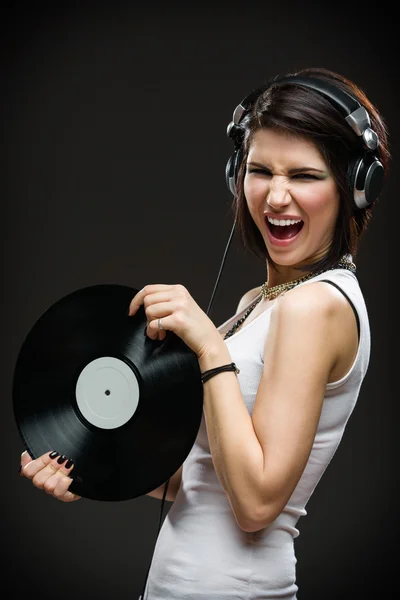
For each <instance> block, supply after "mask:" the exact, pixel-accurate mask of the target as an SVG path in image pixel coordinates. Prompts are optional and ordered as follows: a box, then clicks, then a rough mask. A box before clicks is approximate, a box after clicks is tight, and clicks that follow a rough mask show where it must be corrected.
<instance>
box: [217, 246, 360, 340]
mask: <svg viewBox="0 0 400 600" xmlns="http://www.w3.org/2000/svg"><path fill="white" fill-rule="evenodd" d="M333 269H347V270H348V271H351V272H352V273H355V271H356V265H355V264H354V263H353V262H352V261H351V260H349V259H348V258H347V257H346V256H344V257H343V258H341V259H340V261H339V262H338V263H337V264H336V265H335V266H333V267H330V268H329V269H321V271H317V272H314V271H312V272H310V273H306V275H303V276H302V277H299V278H298V279H295V280H294V281H289V282H288V283H280V284H278V285H274V286H273V287H270V288H269V287H268V285H267V282H265V283H263V284H262V286H261V287H260V294H261V295H260V297H259V298H257V300H256V301H255V302H253V304H251V306H249V308H248V309H247V310H246V312H245V313H244V314H243V315H242V316H241V317H240V319H238V320H237V321H236V322H235V324H234V325H233V327H231V329H230V330H229V331H227V332H226V334H225V335H224V340H226V339H227V338H229V337H231V335H233V334H234V333H235V332H236V331H237V330H238V329H239V327H240V326H241V324H242V323H243V322H244V321H245V320H246V319H247V317H248V316H249V314H250V313H251V312H252V311H253V310H254V309H255V307H256V306H257V304H259V302H261V300H274V298H276V297H277V296H279V295H280V294H282V293H283V292H287V291H288V290H291V289H292V288H294V287H296V285H299V283H303V281H308V280H309V279H312V278H313V277H316V276H317V275H320V274H321V273H325V272H326V271H331V270H333Z"/></svg>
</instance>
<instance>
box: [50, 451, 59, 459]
mask: <svg viewBox="0 0 400 600" xmlns="http://www.w3.org/2000/svg"><path fill="white" fill-rule="evenodd" d="M56 456H58V452H56V450H53V452H50V454H49V457H50V458H55V457H56Z"/></svg>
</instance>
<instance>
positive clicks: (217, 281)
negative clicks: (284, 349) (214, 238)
mask: <svg viewBox="0 0 400 600" xmlns="http://www.w3.org/2000/svg"><path fill="white" fill-rule="evenodd" d="M235 227H236V221H234V223H233V226H232V230H231V232H230V234H229V238H228V242H227V244H226V247H225V250H224V254H223V256H222V261H221V266H220V268H219V271H218V275H217V279H216V281H215V284H214V289H213V291H212V294H211V298H210V301H209V303H208V307H207V311H206V315H207V316H210V311H211V307H212V304H213V302H214V298H215V294H216V292H217V288H218V284H219V281H220V279H221V275H222V271H223V268H224V265H225V261H226V257H227V254H228V250H229V247H230V245H231V242H232V239H233V234H234V233H235ZM169 482H170V480H169V479H168V480H167V481H166V482H165V485H164V492H163V497H162V500H161V508H160V517H159V521H158V529H157V535H156V539H157V538H158V536H159V533H160V529H161V525H162V523H163V512H164V505H165V499H166V497H167V491H168V485H169ZM150 566H151V562H150V565H149V567H148V569H147V573H146V577H145V580H144V584H143V589H142V593H141V594H140V596H139V598H138V600H145V599H144V593H145V590H146V585H147V578H148V576H149V572H150Z"/></svg>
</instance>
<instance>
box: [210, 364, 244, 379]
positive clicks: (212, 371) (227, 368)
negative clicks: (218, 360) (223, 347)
mask: <svg viewBox="0 0 400 600" xmlns="http://www.w3.org/2000/svg"><path fill="white" fill-rule="evenodd" d="M224 371H235V373H236V375H237V374H238V373H240V371H239V369H238V368H237V366H236V365H235V363H230V364H229V365H222V367H215V369H209V370H208V371H204V373H202V374H201V381H202V383H204V382H206V381H208V379H210V378H211V377H214V375H218V373H223V372H224Z"/></svg>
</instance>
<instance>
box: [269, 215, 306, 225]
mask: <svg viewBox="0 0 400 600" xmlns="http://www.w3.org/2000/svg"><path fill="white" fill-rule="evenodd" d="M267 218H268V221H269V223H271V225H281V226H283V225H295V224H296V223H301V219H272V218H271V217H267Z"/></svg>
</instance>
